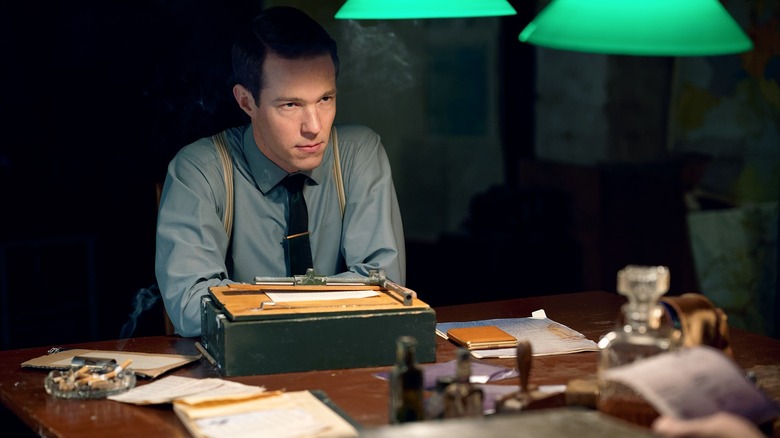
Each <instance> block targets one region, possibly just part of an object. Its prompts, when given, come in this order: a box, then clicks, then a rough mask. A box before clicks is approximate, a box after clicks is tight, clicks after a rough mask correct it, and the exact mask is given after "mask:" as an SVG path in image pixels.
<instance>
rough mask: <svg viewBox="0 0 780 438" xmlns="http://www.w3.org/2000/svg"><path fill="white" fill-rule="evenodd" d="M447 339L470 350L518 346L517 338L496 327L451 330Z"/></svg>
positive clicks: (484, 326) (485, 326) (486, 326)
mask: <svg viewBox="0 0 780 438" xmlns="http://www.w3.org/2000/svg"><path fill="white" fill-rule="evenodd" d="M447 337H448V338H449V339H452V341H453V342H455V343H456V344H458V345H460V346H463V347H466V348H467V349H469V350H484V349H492V348H511V347H515V346H517V338H515V337H514V336H512V335H510V334H509V333H507V332H505V331H503V330H501V329H500V328H498V327H496V326H494V325H483V326H477V327H460V328H451V329H449V330H448V331H447Z"/></svg>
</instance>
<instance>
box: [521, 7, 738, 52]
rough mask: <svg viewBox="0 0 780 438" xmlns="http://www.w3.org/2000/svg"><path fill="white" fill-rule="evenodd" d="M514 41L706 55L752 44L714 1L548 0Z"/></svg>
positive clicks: (593, 49) (584, 48)
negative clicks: (517, 39)
mask: <svg viewBox="0 0 780 438" xmlns="http://www.w3.org/2000/svg"><path fill="white" fill-rule="evenodd" d="M519 39H520V41H522V42H526V43H530V44H534V45H537V46H542V47H547V48H551V49H560V50H572V51H579V52H592V53H604V54H618V55H658V56H709V55H725V54H734V53H741V52H746V51H748V50H751V49H752V48H753V42H752V41H751V40H750V38H748V36H747V35H746V34H745V32H744V31H743V30H742V28H740V26H739V25H738V24H737V22H736V21H735V20H734V18H732V17H731V15H729V13H728V11H726V9H725V8H724V7H723V5H721V3H720V2H719V1H718V0H552V1H551V2H550V3H549V5H547V7H545V8H544V9H543V10H542V11H541V12H540V13H539V14H538V15H537V16H536V18H534V19H533V20H532V21H531V23H530V24H528V26H526V27H525V29H523V31H522V32H521V33H520V35H519Z"/></svg>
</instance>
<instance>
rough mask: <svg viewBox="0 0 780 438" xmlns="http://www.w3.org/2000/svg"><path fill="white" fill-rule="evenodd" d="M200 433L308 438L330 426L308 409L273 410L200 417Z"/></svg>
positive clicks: (213, 437)
mask: <svg viewBox="0 0 780 438" xmlns="http://www.w3.org/2000/svg"><path fill="white" fill-rule="evenodd" d="M195 423H196V425H197V427H198V428H199V429H200V432H201V433H202V434H203V435H205V436H207V437H209V438H253V437H256V436H258V432H257V431H259V430H260V431H262V435H263V436H266V437H291V438H292V437H298V436H300V437H307V436H314V435H315V434H317V433H320V432H322V431H324V430H326V429H327V425H325V424H323V423H320V422H318V421H317V420H315V419H314V417H312V416H311V414H309V413H308V412H306V411H305V410H304V409H300V408H298V409H272V410H267V411H252V412H247V413H244V414H236V415H226V416H221V417H211V418H203V419H201V420H196V422H195Z"/></svg>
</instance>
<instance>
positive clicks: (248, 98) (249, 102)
mask: <svg viewBox="0 0 780 438" xmlns="http://www.w3.org/2000/svg"><path fill="white" fill-rule="evenodd" d="M233 97H235V99H236V102H238V106H239V107H241V109H242V110H244V112H245V113H247V115H248V116H249V117H252V116H253V115H254V113H255V110H256V109H257V105H256V104H255V98H254V97H253V96H252V93H251V92H250V91H249V90H247V89H246V88H244V86H243V85H241V84H236V85H234V86H233Z"/></svg>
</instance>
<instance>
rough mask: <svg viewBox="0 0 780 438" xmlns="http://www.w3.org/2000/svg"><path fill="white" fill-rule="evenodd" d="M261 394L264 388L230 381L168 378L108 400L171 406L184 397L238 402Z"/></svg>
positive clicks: (179, 377)
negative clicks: (213, 398) (225, 399)
mask: <svg viewBox="0 0 780 438" xmlns="http://www.w3.org/2000/svg"><path fill="white" fill-rule="evenodd" d="M261 393H265V388H263V387H260V386H251V385H243V384H241V383H237V382H232V381H230V380H224V379H218V378H207V379H195V378H192V377H181V376H168V377H164V378H162V379H160V380H156V381H154V382H151V383H148V384H146V385H139V386H136V387H135V388H133V389H131V390H129V391H127V392H123V393H121V394H117V395H112V396H109V397H108V399H109V400H114V401H118V402H123V403H132V404H136V405H155V404H162V403H172V402H173V401H174V400H178V399H183V398H187V397H190V398H191V400H194V402H198V401H199V399H198V397H212V396H214V397H219V398H230V399H241V398H247V397H250V396H254V395H257V394H261Z"/></svg>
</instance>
